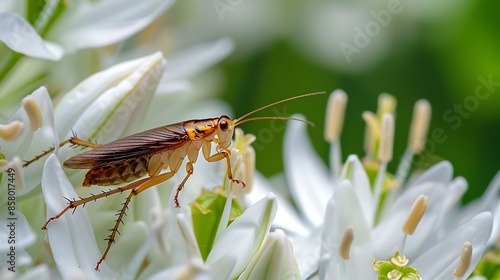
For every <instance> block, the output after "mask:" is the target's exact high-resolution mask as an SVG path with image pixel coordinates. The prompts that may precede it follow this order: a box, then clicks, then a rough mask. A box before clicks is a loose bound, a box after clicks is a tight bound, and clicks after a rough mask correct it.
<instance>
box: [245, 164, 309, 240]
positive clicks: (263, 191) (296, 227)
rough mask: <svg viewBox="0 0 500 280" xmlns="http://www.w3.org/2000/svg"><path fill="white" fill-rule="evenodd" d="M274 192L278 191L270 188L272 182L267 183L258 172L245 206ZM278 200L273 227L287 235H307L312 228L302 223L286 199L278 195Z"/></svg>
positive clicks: (246, 196)
mask: <svg viewBox="0 0 500 280" xmlns="http://www.w3.org/2000/svg"><path fill="white" fill-rule="evenodd" d="M273 191H274V192H275V191H276V190H275V189H274V188H272V187H271V186H270V182H267V180H266V178H264V177H263V176H262V175H261V174H260V173H258V172H257V173H256V174H255V177H254V183H253V187H252V191H251V192H250V193H248V194H246V195H245V196H244V201H245V203H244V204H245V205H247V206H250V205H253V204H255V203H257V202H258V201H259V200H261V199H262V198H264V197H265V196H266V195H267V194H268V193H270V192H273ZM276 199H277V201H278V210H277V212H276V218H275V219H274V222H273V227H274V228H280V229H283V230H285V232H286V233H287V234H292V235H302V236H305V235H307V234H308V233H309V231H310V228H309V227H307V225H305V224H304V223H303V222H302V220H301V218H300V217H299V216H298V214H297V211H296V210H295V208H294V207H293V206H292V205H291V204H290V203H289V202H288V200H286V197H284V196H283V195H280V194H279V193H278V194H277V195H276Z"/></svg>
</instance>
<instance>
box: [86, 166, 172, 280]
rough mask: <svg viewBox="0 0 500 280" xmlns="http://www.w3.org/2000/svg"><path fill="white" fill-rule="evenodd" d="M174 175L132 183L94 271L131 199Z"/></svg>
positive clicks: (169, 173) (113, 237)
mask: <svg viewBox="0 0 500 280" xmlns="http://www.w3.org/2000/svg"><path fill="white" fill-rule="evenodd" d="M175 173H176V172H173V171H171V172H167V173H164V174H161V175H158V176H155V177H149V178H146V179H143V180H141V181H142V182H141V184H139V185H136V184H135V183H134V184H135V187H134V188H133V189H132V191H131V192H130V194H129V195H128V196H127V198H126V199H125V202H124V203H123V206H122V208H121V210H120V211H119V214H118V218H117V219H116V221H115V226H114V227H113V228H112V229H111V230H110V231H111V234H110V235H109V237H108V238H107V240H108V246H107V247H106V250H105V251H104V253H103V254H102V256H101V258H100V259H99V261H98V262H97V264H96V266H95V268H94V269H95V270H96V271H99V266H100V265H101V263H102V262H103V261H104V259H105V258H106V255H107V254H108V252H109V249H110V248H111V245H113V243H114V242H115V236H116V233H119V232H118V227H119V226H120V223H123V217H124V216H125V211H126V210H127V209H128V204H129V202H130V200H131V199H132V197H134V196H136V195H138V194H139V193H141V192H143V191H145V190H147V189H149V188H151V187H154V186H156V185H158V184H160V183H162V182H164V181H166V180H168V179H170V178H171V177H172V176H174V174H175ZM127 187H128V186H127ZM127 189H129V188H127Z"/></svg>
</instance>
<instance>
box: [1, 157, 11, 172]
mask: <svg viewBox="0 0 500 280" xmlns="http://www.w3.org/2000/svg"><path fill="white" fill-rule="evenodd" d="M7 165H9V162H8V161H7V160H5V159H0V170H4V167H5V166H7Z"/></svg>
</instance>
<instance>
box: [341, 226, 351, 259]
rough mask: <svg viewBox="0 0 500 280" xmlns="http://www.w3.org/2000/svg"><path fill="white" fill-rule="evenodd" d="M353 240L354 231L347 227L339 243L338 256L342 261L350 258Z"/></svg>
mask: <svg viewBox="0 0 500 280" xmlns="http://www.w3.org/2000/svg"><path fill="white" fill-rule="evenodd" d="M353 240H354V230H353V228H352V226H348V227H346V228H345V230H344V234H343V235H342V240H341V241H340V248H339V256H340V257H341V258H343V259H344V260H348V259H349V258H350V250H351V244H352V241H353Z"/></svg>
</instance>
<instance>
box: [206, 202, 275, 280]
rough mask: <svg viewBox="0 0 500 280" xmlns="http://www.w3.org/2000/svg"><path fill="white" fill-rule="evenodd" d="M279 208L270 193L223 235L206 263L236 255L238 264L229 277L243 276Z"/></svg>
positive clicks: (235, 221) (233, 223) (211, 263)
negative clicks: (242, 273)
mask: <svg viewBox="0 0 500 280" xmlns="http://www.w3.org/2000/svg"><path fill="white" fill-rule="evenodd" d="M276 208H277V205H276V197H275V196H274V194H269V195H268V196H267V197H266V198H264V199H262V200H261V201H260V202H258V203H256V204H255V205H254V206H252V207H250V208H248V209H247V210H246V211H245V212H243V214H242V215H241V216H239V217H238V218H237V219H236V220H234V221H233V222H232V223H231V225H229V227H227V229H226V230H225V231H224V233H223V234H222V235H221V236H220V238H219V239H218V240H217V242H216V243H215V245H214V247H213V248H212V250H211V251H210V253H209V255H208V257H207V260H206V264H207V265H209V266H210V265H213V264H216V263H218V262H219V261H221V260H223V259H224V258H227V257H232V256H234V257H235V258H236V264H235V266H234V267H232V269H231V274H230V278H234V277H236V276H238V275H239V274H241V272H242V271H243V270H244V268H245V267H246V266H247V264H248V262H249V261H250V259H251V258H252V256H253V255H254V254H255V253H256V252H257V250H258V249H259V247H260V246H261V244H262V242H263V240H264V238H265V237H266V235H267V233H268V232H269V228H270V227H271V223H272V220H273V218H274V216H275V214H276Z"/></svg>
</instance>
